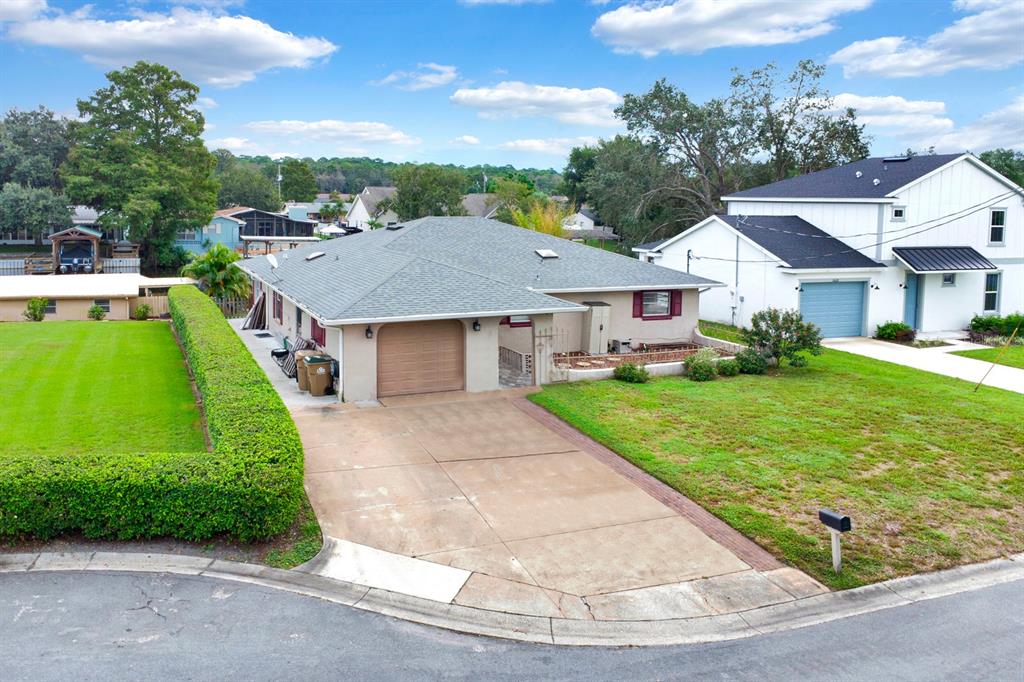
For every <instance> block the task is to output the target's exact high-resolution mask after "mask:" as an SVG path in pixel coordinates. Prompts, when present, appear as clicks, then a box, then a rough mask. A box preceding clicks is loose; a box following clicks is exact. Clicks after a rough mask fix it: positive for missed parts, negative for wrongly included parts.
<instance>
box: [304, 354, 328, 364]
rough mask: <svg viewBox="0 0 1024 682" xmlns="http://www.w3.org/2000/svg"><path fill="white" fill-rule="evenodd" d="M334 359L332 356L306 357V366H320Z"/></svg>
mask: <svg viewBox="0 0 1024 682" xmlns="http://www.w3.org/2000/svg"><path fill="white" fill-rule="evenodd" d="M332 359H333V358H331V356H330V355H307V356H306V364H307V365H319V364H321V363H327V362H330V361H331V360H332Z"/></svg>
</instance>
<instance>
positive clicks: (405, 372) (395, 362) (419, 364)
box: [377, 320, 465, 398]
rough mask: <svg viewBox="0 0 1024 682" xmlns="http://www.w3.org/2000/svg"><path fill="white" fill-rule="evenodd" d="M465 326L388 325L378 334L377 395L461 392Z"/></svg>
mask: <svg viewBox="0 0 1024 682" xmlns="http://www.w3.org/2000/svg"><path fill="white" fill-rule="evenodd" d="M464 336H465V335H464V333H463V328H462V323H461V322H459V321H458V320H439V321H437V322H404V323H401V324H388V325H385V326H383V327H381V328H380V331H379V332H378V333H377V395H378V396H380V397H382V398H383V397H386V396H389V395H405V394H407V393H431V392H433V391H458V390H461V389H462V388H463V387H464V386H465V375H464V371H465V370H464V365H465V363H464V362H463V350H462V348H463V338H464Z"/></svg>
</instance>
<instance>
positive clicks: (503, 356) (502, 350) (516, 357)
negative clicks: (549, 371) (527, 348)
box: [498, 346, 533, 374]
mask: <svg viewBox="0 0 1024 682" xmlns="http://www.w3.org/2000/svg"><path fill="white" fill-rule="evenodd" d="M498 362H499V363H501V364H502V365H505V366H506V367H511V368H512V369H516V370H519V371H520V372H524V373H527V374H529V373H532V372H533V354H532V353H520V352H519V351H517V350H512V349H511V348H506V347H505V346H498Z"/></svg>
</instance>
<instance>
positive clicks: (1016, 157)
mask: <svg viewBox="0 0 1024 682" xmlns="http://www.w3.org/2000/svg"><path fill="white" fill-rule="evenodd" d="M978 158H979V159H981V160H982V161H984V162H985V163H987V164H988V165H989V166H992V168H993V170H995V171H997V172H999V173H1001V174H1002V175H1003V176H1004V177H1006V178H1007V179H1009V180H1010V182H1012V183H1014V184H1015V185H1017V186H1018V187H1024V151H1014V150H1012V149H992V150H989V151H987V152H982V153H981V154H979V155H978Z"/></svg>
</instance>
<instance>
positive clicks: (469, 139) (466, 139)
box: [448, 135, 480, 145]
mask: <svg viewBox="0 0 1024 682" xmlns="http://www.w3.org/2000/svg"><path fill="white" fill-rule="evenodd" d="M448 144H456V145H463V144H470V145H472V144H480V138H479V137H477V136H475V135H459V136H458V137H456V138H455V139H453V140H449V141H448Z"/></svg>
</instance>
